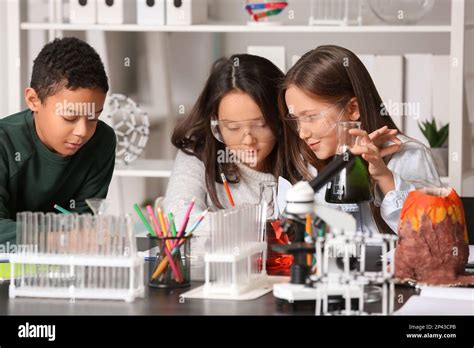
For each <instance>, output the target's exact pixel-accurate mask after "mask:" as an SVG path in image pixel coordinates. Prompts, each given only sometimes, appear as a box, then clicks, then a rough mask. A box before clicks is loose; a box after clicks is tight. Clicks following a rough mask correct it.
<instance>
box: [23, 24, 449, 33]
mask: <svg viewBox="0 0 474 348" xmlns="http://www.w3.org/2000/svg"><path fill="white" fill-rule="evenodd" d="M20 28H21V29H22V30H64V31H68V30H69V31H84V30H101V31H124V32H126V31H130V32H152V31H156V32H169V33H173V32H196V33H450V32H451V26H450V25H362V26H309V25H280V26H258V25H242V24H235V25H233V24H201V25H179V26H174V25H160V26H144V25H138V24H117V25H115V24H70V23H28V22H23V23H21V26H20Z"/></svg>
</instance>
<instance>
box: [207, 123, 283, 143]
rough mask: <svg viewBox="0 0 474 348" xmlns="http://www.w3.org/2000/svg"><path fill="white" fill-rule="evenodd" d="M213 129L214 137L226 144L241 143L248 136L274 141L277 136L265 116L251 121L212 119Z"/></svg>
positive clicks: (264, 140) (261, 140)
mask: <svg viewBox="0 0 474 348" xmlns="http://www.w3.org/2000/svg"><path fill="white" fill-rule="evenodd" d="M211 131H212V134H213V135H214V137H215V138H216V139H217V140H218V141H220V142H221V143H224V144H226V145H239V144H242V142H243V140H244V139H245V137H247V136H251V137H252V138H254V139H257V140H258V141H259V142H268V141H272V140H273V139H274V138H275V136H274V134H273V132H272V130H271V128H270V127H269V126H268V124H267V123H266V122H265V120H264V119H263V118H260V119H256V120H249V121H224V120H217V119H216V117H213V118H212V119H211Z"/></svg>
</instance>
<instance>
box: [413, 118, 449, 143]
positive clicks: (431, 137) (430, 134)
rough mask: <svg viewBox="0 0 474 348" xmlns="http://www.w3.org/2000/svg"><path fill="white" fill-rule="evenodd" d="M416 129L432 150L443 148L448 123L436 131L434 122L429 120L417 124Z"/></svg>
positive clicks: (446, 137) (436, 127)
mask: <svg viewBox="0 0 474 348" xmlns="http://www.w3.org/2000/svg"><path fill="white" fill-rule="evenodd" d="M418 127H419V128H420V130H421V132H422V133H423V135H424V136H425V138H426V140H428V143H429V144H430V146H431V147H432V148H438V147H443V145H444V144H445V143H446V140H447V139H448V136H449V123H447V124H446V125H444V126H443V127H441V129H439V130H438V126H437V125H436V121H435V120H434V119H431V121H423V122H421V123H420V122H418Z"/></svg>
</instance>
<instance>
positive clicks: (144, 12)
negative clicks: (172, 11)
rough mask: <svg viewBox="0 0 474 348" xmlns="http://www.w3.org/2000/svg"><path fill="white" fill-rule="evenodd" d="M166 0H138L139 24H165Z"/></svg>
mask: <svg viewBox="0 0 474 348" xmlns="http://www.w3.org/2000/svg"><path fill="white" fill-rule="evenodd" d="M165 4H166V0H137V24H141V25H164V24H165V16H166V12H165Z"/></svg>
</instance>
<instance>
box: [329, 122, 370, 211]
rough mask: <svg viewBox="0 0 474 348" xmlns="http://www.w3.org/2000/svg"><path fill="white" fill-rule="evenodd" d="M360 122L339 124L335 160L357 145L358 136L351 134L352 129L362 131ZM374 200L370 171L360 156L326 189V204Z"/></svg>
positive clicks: (336, 176) (335, 177) (333, 179)
mask: <svg viewBox="0 0 474 348" xmlns="http://www.w3.org/2000/svg"><path fill="white" fill-rule="evenodd" d="M360 126H361V123H360V122H354V121H349V122H346V121H345V122H338V124H337V137H338V145H337V152H336V155H335V156H334V160H336V159H337V158H338V157H340V156H343V154H344V152H346V151H347V150H349V149H350V148H351V147H352V146H354V145H357V136H355V135H352V134H349V130H350V129H361V127H360ZM372 200H373V195H372V190H371V182H370V176H369V171H368V169H367V166H366V162H365V161H364V160H363V159H362V157H360V156H355V158H354V161H353V162H352V163H351V164H349V165H348V166H347V167H346V168H344V169H343V170H341V171H340V172H339V174H337V175H335V176H334V177H333V178H332V180H331V181H330V182H329V183H328V185H327V187H326V202H328V203H337V204H354V203H362V202H370V201H372Z"/></svg>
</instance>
